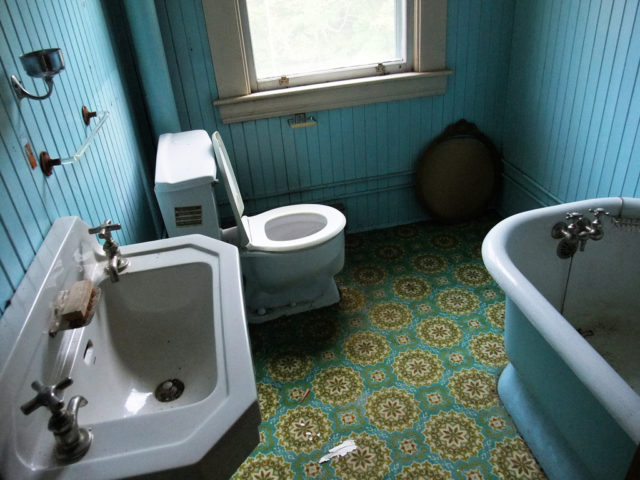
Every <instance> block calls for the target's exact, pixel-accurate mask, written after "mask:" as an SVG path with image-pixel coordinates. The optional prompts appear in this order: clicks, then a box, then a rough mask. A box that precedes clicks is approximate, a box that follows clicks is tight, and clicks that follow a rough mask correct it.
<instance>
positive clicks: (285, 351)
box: [233, 217, 545, 480]
mask: <svg viewBox="0 0 640 480" xmlns="http://www.w3.org/2000/svg"><path fill="white" fill-rule="evenodd" d="M496 221H497V220H496V218H494V217H491V218H489V217H487V218H484V219H481V220H478V221H474V222H470V223H465V224H462V225H455V226H439V225H434V224H431V223H421V224H415V225H406V226H401V227H395V228H390V229H385V230H378V231H374V232H367V233H364V234H353V235H349V236H347V238H346V263H345V268H344V270H343V271H342V272H341V273H340V275H339V276H338V285H339V287H340V291H341V295H342V300H341V301H340V303H339V304H338V305H336V306H333V307H329V308H325V309H321V310H317V311H314V312H310V313H305V314H300V315H296V316H294V317H289V318H284V319H280V320H276V321H273V322H269V323H265V324H262V325H256V326H251V329H250V335H251V342H252V348H253V363H254V367H255V374H256V381H257V385H258V396H259V401H260V408H261V411H262V417H263V422H262V425H261V426H260V436H261V443H260V445H259V446H258V447H257V448H256V449H255V450H254V452H253V454H252V455H251V456H250V457H249V458H248V459H247V460H246V461H245V462H244V463H243V464H242V466H241V467H240V468H239V469H238V471H237V472H236V474H235V475H234V477H233V479H234V480H241V479H242V480H245V479H246V480H249V479H250V480H285V479H287V480H289V479H300V480H301V479H344V480H347V479H358V480H373V479H401V480H408V479H411V480H417V479H425V480H426V479H429V480H431V479H435V480H440V479H465V480H480V479H494V478H499V479H507V478H509V479H544V478H545V477H544V474H543V473H542V472H541V471H540V468H539V467H538V465H537V463H536V461H535V460H534V458H533V457H532V455H531V453H530V452H529V450H528V448H527V447H526V445H525V444H524V442H523V441H522V439H521V438H520V436H519V435H518V433H517V431H516V429H515V427H514V425H513V423H512V422H511V420H510V418H509V416H508V414H507V412H506V411H505V410H504V408H503V407H502V406H501V404H500V401H499V398H498V396H497V392H496V381H497V378H498V375H499V373H500V371H501V370H502V368H503V367H504V366H505V365H506V363H507V358H506V355H505V352H504V342H503V332H502V329H503V326H504V294H503V292H502V291H501V290H500V288H498V286H497V285H496V284H495V283H494V282H493V280H492V278H491V277H490V276H489V274H488V273H487V271H486V270H485V268H484V266H483V264H482V259H481V255H480V248H481V244H482V240H483V238H484V236H485V234H486V233H487V232H488V230H489V229H490V228H491V227H492V226H493V225H494V224H495V222H496ZM307 389H308V390H309V393H308V394H307V396H306V398H304V399H303V397H304V394H305V392H306V391H307ZM346 439H353V440H355V442H356V445H357V446H358V448H357V450H355V451H354V452H352V453H349V454H348V455H346V456H344V457H340V458H334V459H332V460H331V461H329V462H326V463H322V464H320V463H318V460H319V459H320V457H322V456H323V455H324V454H325V453H327V452H328V450H329V449H330V448H331V447H333V446H335V445H337V444H339V443H341V442H342V441H344V440H346Z"/></svg>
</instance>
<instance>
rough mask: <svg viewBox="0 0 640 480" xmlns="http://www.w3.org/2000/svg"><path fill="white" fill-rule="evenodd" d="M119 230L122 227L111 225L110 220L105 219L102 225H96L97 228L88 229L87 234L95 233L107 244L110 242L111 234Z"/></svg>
mask: <svg viewBox="0 0 640 480" xmlns="http://www.w3.org/2000/svg"><path fill="white" fill-rule="evenodd" d="M120 229H122V225H120V224H119V223H111V219H107V220H105V221H104V223H103V224H102V225H98V226H97V227H91V228H90V229H89V233H91V234H95V233H97V234H98V237H99V238H102V239H104V240H106V241H107V242H110V241H112V240H111V232H113V231H114V230H120Z"/></svg>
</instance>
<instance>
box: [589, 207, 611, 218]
mask: <svg viewBox="0 0 640 480" xmlns="http://www.w3.org/2000/svg"><path fill="white" fill-rule="evenodd" d="M589 211H590V212H591V213H593V217H594V221H596V220H598V221H599V220H600V215H611V213H610V212H607V211H606V210H605V209H604V208H590V209H589Z"/></svg>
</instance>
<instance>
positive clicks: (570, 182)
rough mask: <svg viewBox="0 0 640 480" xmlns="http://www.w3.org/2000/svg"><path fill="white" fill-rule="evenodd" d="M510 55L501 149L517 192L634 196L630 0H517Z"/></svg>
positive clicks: (637, 39)
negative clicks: (518, 190) (516, 185)
mask: <svg viewBox="0 0 640 480" xmlns="http://www.w3.org/2000/svg"><path fill="white" fill-rule="evenodd" d="M511 55H512V57H511V71H510V75H509V87H508V94H507V104H508V105H509V107H508V108H507V114H506V128H505V136H504V141H505V148H504V154H505V158H506V161H507V163H508V164H509V165H511V166H513V167H515V168H514V172H515V173H514V174H513V178H514V180H516V181H519V183H520V184H521V191H520V192H519V193H518V195H520V196H522V195H525V194H530V195H532V196H534V197H535V198H537V199H538V203H539V204H540V205H545V204H548V203H555V202H565V201H573V200H580V199H585V198H593V197H599V196H616V195H632V196H637V195H638V193H640V192H639V190H638V189H639V185H640V161H638V153H640V151H639V150H638V148H639V146H638V133H639V127H640V84H639V82H638V70H639V68H640V9H639V8H638V2H637V1H635V0H607V1H599V0H591V1H581V0H567V1H564V0H563V1H560V0H543V1H539V2H527V1H518V2H517V4H516V12H515V21H514V35H513V46H512V50H511ZM509 197H510V198H512V199H513V201H514V205H515V203H517V195H516V196H513V195H510V196H509ZM504 207H505V211H506V212H510V211H513V210H514V208H512V206H510V205H508V204H507V205H505V206H504Z"/></svg>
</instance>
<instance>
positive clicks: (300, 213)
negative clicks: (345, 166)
mask: <svg viewBox="0 0 640 480" xmlns="http://www.w3.org/2000/svg"><path fill="white" fill-rule="evenodd" d="M212 144H213V148H212ZM214 158H215V162H214ZM215 163H217V166H218V168H219V170H220V176H221V177H222V183H223V184H224V187H225V190H226V193H227V196H228V198H229V203H230V207H231V211H232V213H233V216H234V219H235V223H236V225H235V226H234V227H231V228H227V229H221V228H220V227H219V221H218V214H217V206H216V204H215V203H216V202H215V197H214V192H213V183H214V182H215V181H216V173H217V170H216V165H215ZM155 191H156V196H157V198H158V203H159V204H160V209H161V211H162V215H163V218H164V221H165V225H166V227H167V232H168V233H169V235H170V236H175V235H183V234H187V233H202V234H204V235H209V236H213V237H214V238H219V239H222V240H224V241H226V242H228V243H232V244H234V245H236V246H237V247H238V248H239V249H240V261H241V265H242V274H243V278H244V297H245V306H246V310H247V318H248V320H249V321H250V322H254V323H259V322H264V321H267V320H271V319H274V318H277V317H280V316H283V315H291V314H294V313H299V312H303V311H307V310H312V309H315V308H320V307H324V306H327V305H331V304H333V303H336V302H338V301H339V299H340V295H339V292H338V288H337V286H336V283H335V280H334V275H336V274H337V273H338V272H339V271H340V270H341V269H342V267H343V265H344V227H345V224H346V219H345V217H344V215H343V214H342V213H341V212H340V211H338V210H337V209H335V208H332V207H328V206H326V205H317V204H300V205H287V206H283V207H279V208H274V209H272V210H268V211H266V212H263V213H260V214H257V215H254V216H247V215H245V213H244V202H243V200H242V196H241V194H240V189H239V187H238V183H237V181H236V177H235V174H234V172H233V169H232V167H231V162H230V159H229V155H228V153H227V150H226V148H225V145H224V142H223V141H222V137H221V136H220V134H219V133H218V132H215V133H214V134H213V136H212V137H211V139H209V137H208V135H207V133H206V132H205V131H204V130H196V131H191V132H181V133H177V134H164V135H161V136H160V139H159V144H158V157H157V161H156V187H155ZM185 212H187V213H186V214H185ZM212 217H214V218H212Z"/></svg>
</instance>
